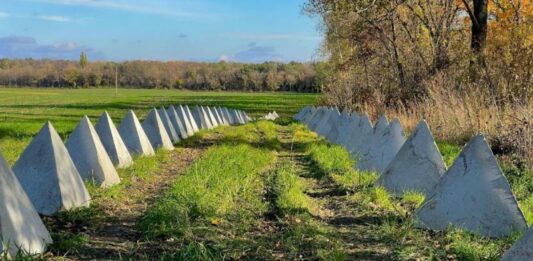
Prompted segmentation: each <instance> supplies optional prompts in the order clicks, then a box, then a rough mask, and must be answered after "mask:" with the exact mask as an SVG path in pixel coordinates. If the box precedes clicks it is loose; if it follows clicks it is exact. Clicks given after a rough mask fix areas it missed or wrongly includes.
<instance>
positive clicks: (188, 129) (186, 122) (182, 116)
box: [175, 105, 194, 139]
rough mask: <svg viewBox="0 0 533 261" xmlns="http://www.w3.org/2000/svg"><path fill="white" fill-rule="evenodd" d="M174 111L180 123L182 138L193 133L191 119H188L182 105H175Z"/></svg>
mask: <svg viewBox="0 0 533 261" xmlns="http://www.w3.org/2000/svg"><path fill="white" fill-rule="evenodd" d="M175 111H176V113H177V115H178V118H177V119H179V120H180V122H181V123H182V126H183V129H184V131H185V132H184V133H182V134H183V135H182V138H184V139H186V138H188V137H190V136H192V135H194V128H193V126H192V123H191V120H190V119H189V116H188V114H187V112H186V111H185V109H184V108H183V106H181V105H179V106H177V107H175Z"/></svg>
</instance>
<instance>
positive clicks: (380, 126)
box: [374, 115, 389, 135]
mask: <svg viewBox="0 0 533 261" xmlns="http://www.w3.org/2000/svg"><path fill="white" fill-rule="evenodd" d="M387 126H389V120H388V119H387V116H385V115H382V116H381V117H379V119H378V121H377V122H376V125H375V126H374V134H376V135H380V134H381V133H382V132H383V131H385V129H386V128H387Z"/></svg>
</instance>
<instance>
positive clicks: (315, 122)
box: [308, 107, 329, 131]
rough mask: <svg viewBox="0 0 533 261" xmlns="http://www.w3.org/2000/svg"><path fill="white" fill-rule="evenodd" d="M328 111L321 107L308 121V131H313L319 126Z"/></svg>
mask: <svg viewBox="0 0 533 261" xmlns="http://www.w3.org/2000/svg"><path fill="white" fill-rule="evenodd" d="M328 111H329V109H326V108H323V107H321V108H319V109H317V111H316V113H315V114H314V115H313V117H312V118H311V119H310V120H309V125H308V127H309V129H310V130H312V131H315V130H316V129H317V127H318V126H319V125H320V124H321V122H322V121H323V120H324V117H326V116H327V113H328Z"/></svg>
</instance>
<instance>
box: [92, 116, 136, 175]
mask: <svg viewBox="0 0 533 261" xmlns="http://www.w3.org/2000/svg"><path fill="white" fill-rule="evenodd" d="M95 130H96V133H97V134H98V137H99V138H100V141H101V142H102V145H103V146H104V148H105V150H106V152H107V154H108V156H109V158H110V159H111V161H112V162H113V164H114V165H115V166H117V167H118V168H125V167H128V166H131V164H133V159H132V157H131V155H130V153H129V151H128V149H127V147H126V145H125V143H124V140H122V137H121V136H120V134H119V132H118V130H117V128H116V127H115V124H114V123H113V120H112V119H111V116H109V114H108V113H107V112H104V113H103V114H102V116H101V117H100V119H99V120H98V122H97V123H96V126H95Z"/></svg>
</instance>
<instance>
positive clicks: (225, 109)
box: [222, 107, 235, 125]
mask: <svg viewBox="0 0 533 261" xmlns="http://www.w3.org/2000/svg"><path fill="white" fill-rule="evenodd" d="M222 112H223V113H224V115H225V116H226V119H227V120H228V123H229V124H230V125H232V124H235V119H233V117H232V116H231V113H230V111H229V110H228V108H226V107H224V108H222Z"/></svg>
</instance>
